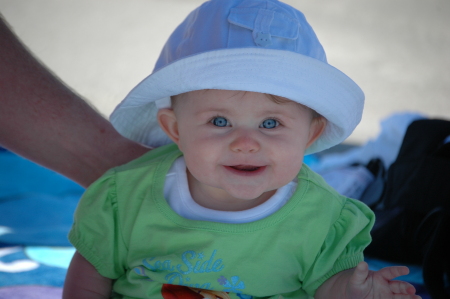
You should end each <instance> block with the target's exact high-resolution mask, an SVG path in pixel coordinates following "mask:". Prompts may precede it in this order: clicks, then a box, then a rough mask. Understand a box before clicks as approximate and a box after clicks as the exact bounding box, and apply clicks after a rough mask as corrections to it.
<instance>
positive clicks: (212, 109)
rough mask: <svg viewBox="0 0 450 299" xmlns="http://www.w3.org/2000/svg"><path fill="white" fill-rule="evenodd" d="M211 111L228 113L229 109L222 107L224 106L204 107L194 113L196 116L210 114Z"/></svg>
mask: <svg viewBox="0 0 450 299" xmlns="http://www.w3.org/2000/svg"><path fill="white" fill-rule="evenodd" d="M211 113H217V114H229V113H230V110H228V109H224V108H205V109H202V110H200V111H198V112H197V113H196V115H197V116H201V115H203V114H211Z"/></svg>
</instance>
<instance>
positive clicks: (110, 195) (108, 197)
mask: <svg viewBox="0 0 450 299" xmlns="http://www.w3.org/2000/svg"><path fill="white" fill-rule="evenodd" d="M115 186H116V185H115V172H114V170H110V171H108V172H107V173H105V174H104V175H103V176H102V177H101V178H100V179H99V180H97V181H96V182H94V183H93V184H92V185H91V186H90V187H89V188H88V189H87V190H86V191H85V193H84V194H83V196H82V198H81V199H80V202H79V204H78V207H77V210H76V212H75V216H74V223H73V225H72V229H71V231H70V232H69V241H70V242H71V243H72V244H73V246H74V247H75V248H76V249H77V250H78V252H79V253H80V254H81V255H82V256H83V257H84V258H85V259H86V260H88V261H89V262H90V263H91V264H92V265H93V266H94V267H95V268H96V269H97V271H98V272H99V273H100V274H101V275H102V276H104V277H107V278H110V279H116V278H118V277H119V276H120V275H122V274H123V273H124V267H123V266H122V265H124V262H123V259H124V256H125V255H124V253H125V252H126V247H125V245H124V242H123V238H122V235H121V231H120V229H119V223H118V222H119V221H118V213H117V196H116V188H115Z"/></svg>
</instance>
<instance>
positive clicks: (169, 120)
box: [157, 108, 180, 144]
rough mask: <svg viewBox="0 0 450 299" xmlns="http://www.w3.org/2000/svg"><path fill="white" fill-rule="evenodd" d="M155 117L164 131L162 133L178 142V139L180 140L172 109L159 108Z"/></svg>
mask: <svg viewBox="0 0 450 299" xmlns="http://www.w3.org/2000/svg"><path fill="white" fill-rule="evenodd" d="M157 117H158V123H159V126H160V127H161V129H162V130H163V131H164V133H166V134H167V136H169V138H170V139H172V141H173V142H175V143H176V144H178V141H179V140H180V136H179V132H178V121H177V117H176V115H175V112H174V111H173V109H171V108H163V109H160V110H159V111H158V114H157Z"/></svg>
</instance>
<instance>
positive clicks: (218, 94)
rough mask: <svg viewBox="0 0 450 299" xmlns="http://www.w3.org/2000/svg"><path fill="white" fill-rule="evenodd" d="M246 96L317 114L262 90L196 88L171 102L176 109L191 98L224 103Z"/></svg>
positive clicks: (303, 106) (173, 98) (173, 97)
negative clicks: (292, 106) (293, 106)
mask: <svg viewBox="0 0 450 299" xmlns="http://www.w3.org/2000/svg"><path fill="white" fill-rule="evenodd" d="M245 96H251V97H256V98H258V99H261V100H264V99H268V100H270V101H271V102H273V103H274V104H277V105H282V106H284V105H289V104H291V105H295V106H296V107H298V108H300V110H308V111H310V112H312V113H313V115H315V114H316V113H314V110H312V109H311V108H309V107H307V106H305V105H303V104H301V103H298V102H296V101H293V100H290V99H288V98H285V97H282V96H278V95H273V94H268V93H261V92H253V91H243V90H220V89H201V90H194V91H189V92H185V93H182V94H179V95H175V96H172V97H171V99H172V100H171V102H172V103H171V104H172V108H173V109H175V108H177V107H179V106H180V103H181V102H183V101H186V102H185V103H187V100H189V99H194V100H199V101H201V100H206V101H208V102H209V103H223V102H224V101H226V100H227V99H231V98H234V99H238V100H239V99H240V98H244V97H245ZM191 104H192V103H191ZM213 105H214V104H213ZM181 106H182V105H181ZM178 110H180V109H178ZM181 110H183V109H181Z"/></svg>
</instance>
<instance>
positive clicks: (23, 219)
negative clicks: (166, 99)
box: [0, 149, 430, 299]
mask: <svg viewBox="0 0 450 299" xmlns="http://www.w3.org/2000/svg"><path fill="white" fill-rule="evenodd" d="M308 161H309V162H311V163H312V162H314V161H315V157H308V159H307V162H308ZM83 191H84V189H83V188H82V187H80V186H79V185H77V184H76V183H74V182H72V181H70V180H68V179H67V178H65V177H63V176H61V175H59V174H57V173H55V172H52V171H50V170H48V169H46V168H43V167H41V166H39V165H36V164H34V163H32V162H30V161H28V160H26V159H23V158H21V157H19V156H16V155H14V154H13V153H11V152H8V151H6V150H1V149H0V299H6V298H7V299H15V298H17V299H19V298H20V299H31V298H33V299H41V298H42V299H44V298H45V299H56V298H61V294H62V287H63V284H64V277H65V275H66V272H67V267H68V265H69V263H70V259H71V257H72V255H73V253H74V251H75V250H74V248H73V247H71V245H70V244H69V242H68V241H67V233H68V231H69V229H70V226H71V223H72V215H73V213H74V211H75V208H76V205H77V202H78V200H79V198H80V197H81V194H82V193H83ZM368 262H369V265H370V267H371V268H372V269H379V268H382V267H384V266H386V265H388V263H386V262H383V261H379V260H368ZM411 270H412V271H411V274H410V275H408V276H406V277H404V278H403V279H405V280H408V281H410V282H412V283H413V284H414V285H415V286H416V287H417V289H418V292H419V294H420V295H421V296H422V298H424V299H426V298H430V297H429V296H428V295H427V294H426V292H425V290H424V288H423V286H422V284H423V281H422V278H421V269H420V268H419V267H414V266H413V267H412V268H411Z"/></svg>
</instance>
